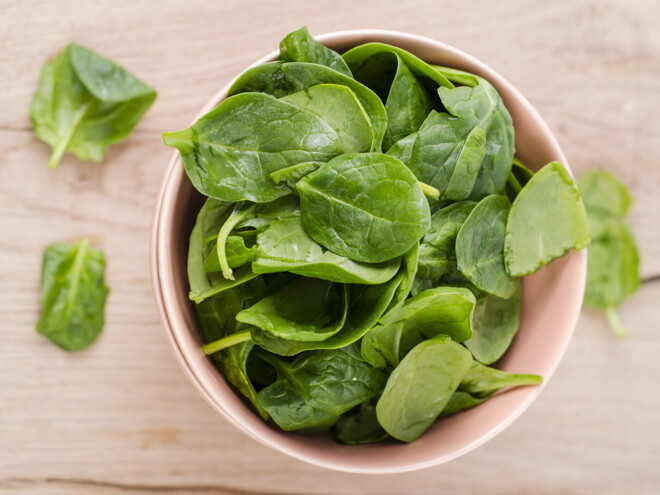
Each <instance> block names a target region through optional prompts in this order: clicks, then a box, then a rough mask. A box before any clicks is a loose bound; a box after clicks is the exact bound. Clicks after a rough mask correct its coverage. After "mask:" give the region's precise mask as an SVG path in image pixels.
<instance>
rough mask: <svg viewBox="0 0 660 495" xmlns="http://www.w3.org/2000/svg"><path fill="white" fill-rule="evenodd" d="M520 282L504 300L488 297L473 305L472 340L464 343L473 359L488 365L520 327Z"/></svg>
mask: <svg viewBox="0 0 660 495" xmlns="http://www.w3.org/2000/svg"><path fill="white" fill-rule="evenodd" d="M520 304H521V291H520V282H519V281H516V290H515V292H514V293H513V295H512V296H511V297H509V298H508V299H502V298H500V297H497V296H494V295H489V296H487V297H486V298H484V299H482V300H481V301H478V302H477V305H476V306H475V307H474V313H473V314H472V337H470V338H469V339H468V340H466V341H465V342H464V344H465V347H467V348H468V349H469V350H470V352H471V353H472V356H474V359H476V360H477V361H479V362H480V363H483V364H492V363H494V362H495V361H497V360H498V359H500V358H501V357H502V356H503V355H504V353H505V352H506V350H507V349H508V348H509V346H510V345H511V341H512V340H513V337H514V336H515V335H516V332H518V328H519V327H520Z"/></svg>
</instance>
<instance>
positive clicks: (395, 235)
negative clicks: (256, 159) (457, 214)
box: [296, 153, 431, 263]
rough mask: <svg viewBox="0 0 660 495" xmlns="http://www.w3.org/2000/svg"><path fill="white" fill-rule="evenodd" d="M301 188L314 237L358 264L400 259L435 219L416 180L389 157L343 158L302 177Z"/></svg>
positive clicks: (304, 215)
mask: <svg viewBox="0 0 660 495" xmlns="http://www.w3.org/2000/svg"><path fill="white" fill-rule="evenodd" d="M296 189H297V191H298V194H299V195H300V206H301V212H302V220H303V224H304V226H305V230H306V231H307V233H308V234H309V235H310V237H312V239H314V240H315V241H316V242H318V243H319V244H321V245H322V246H324V247H326V248H327V249H329V250H331V251H333V252H334V253H337V254H339V255H342V256H346V257H347V258H351V259H354V260H356V261H364V262H367V263H381V262H383V261H387V260H391V259H393V258H396V257H397V256H401V255H402V254H404V253H405V252H406V251H408V250H409V249H410V248H411V247H412V246H413V245H414V244H416V243H417V242H418V241H419V239H420V238H421V237H422V236H423V235H424V233H425V232H426V230H427V229H428V226H429V224H430V220H431V214H430V211H429V207H428V203H427V201H426V198H425V197H424V193H423V192H422V189H421V187H420V186H419V184H418V182H417V180H416V179H415V177H414V176H413V175H412V173H411V172H410V170H408V168H406V166H405V165H404V164H403V163H401V162H400V161H399V160H397V159H396V158H392V157H390V156H388V155H382V154H379V153H361V154H346V155H342V156H339V157H337V158H334V159H333V160H331V161H329V162H328V163H327V164H325V165H323V166H322V167H320V168H319V169H318V170H316V171H315V172H312V173H311V174H309V175H307V176H305V177H303V178H302V180H301V181H300V182H298V184H297V185H296Z"/></svg>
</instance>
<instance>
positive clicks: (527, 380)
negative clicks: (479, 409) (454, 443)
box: [440, 362, 543, 417]
mask: <svg viewBox="0 0 660 495" xmlns="http://www.w3.org/2000/svg"><path fill="white" fill-rule="evenodd" d="M542 382H543V378H541V377H540V376H538V375H528V374H519V373H508V372H506V371H501V370H498V369H495V368H489V367H488V366H484V365H483V364H479V363H477V362H473V363H472V367H471V368H470V369H469V370H468V372H467V373H466V374H465V376H464V377H463V379H462V380H461V383H460V385H459V386H458V388H457V390H456V392H455V393H454V395H452V397H451V399H450V400H449V402H448V403H447V405H446V406H445V408H444V409H443V410H442V413H441V415H440V416H441V417H445V416H450V415H452V414H456V413H457V412H459V411H462V410H464V409H469V408H471V407H474V406H478V405H479V404H481V403H483V402H485V401H486V400H488V399H490V398H491V397H492V396H493V394H494V393H495V392H497V391H498V390H501V389H503V388H505V387H523V386H530V385H540V384H541V383H542Z"/></svg>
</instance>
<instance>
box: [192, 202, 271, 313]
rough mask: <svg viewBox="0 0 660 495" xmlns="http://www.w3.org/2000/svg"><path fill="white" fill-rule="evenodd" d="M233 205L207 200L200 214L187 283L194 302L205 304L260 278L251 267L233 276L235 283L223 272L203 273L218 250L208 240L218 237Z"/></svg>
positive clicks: (193, 237)
mask: <svg viewBox="0 0 660 495" xmlns="http://www.w3.org/2000/svg"><path fill="white" fill-rule="evenodd" d="M231 206H232V205H231V203H225V202H223V201H217V200H215V199H211V198H209V199H207V200H206V202H205V203H204V205H203V206H202V208H201V209H200V211H199V213H198V214H197V220H196V222H195V226H194V227H193V230H192V233H191V234H190V243H189V246H188V264H187V267H188V270H187V271H188V283H189V284H190V294H189V297H190V299H191V300H193V301H202V300H204V299H206V298H207V297H211V296H213V295H215V294H219V293H220V292H223V291H225V290H227V289H231V288H232V287H236V286H237V285H240V284H242V283H244V282H246V281H248V280H251V279H253V278H255V277H257V276H258V275H257V274H256V273H253V272H252V269H251V267H250V265H244V266H241V267H240V268H239V269H238V270H236V272H235V273H234V278H235V280H227V279H225V278H224V277H223V276H222V275H221V274H220V273H207V272H206V271H205V270H204V266H205V265H206V262H207V259H208V258H209V255H210V252H211V250H212V249H214V248H215V245H214V244H213V243H209V242H207V239H208V238H209V237H211V236H212V235H214V234H216V233H217V232H218V230H219V229H220V227H221V226H222V225H223V224H224V222H225V220H226V219H227V217H228V216H229V214H230V208H231Z"/></svg>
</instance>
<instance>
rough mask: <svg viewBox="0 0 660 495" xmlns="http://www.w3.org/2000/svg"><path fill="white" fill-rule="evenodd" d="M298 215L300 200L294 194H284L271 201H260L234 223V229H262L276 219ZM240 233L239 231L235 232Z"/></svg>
mask: <svg viewBox="0 0 660 495" xmlns="http://www.w3.org/2000/svg"><path fill="white" fill-rule="evenodd" d="M299 216H300V202H299V201H298V198H297V197H296V196H294V195H291V196H284V197H282V198H279V199H276V200H275V201H271V202H270V203H261V204H259V206H257V208H256V209H255V210H253V211H252V213H251V214H250V215H249V216H247V217H246V218H244V219H243V220H241V222H240V223H238V224H237V225H236V229H245V228H250V227H252V228H254V229H257V230H263V227H265V226H266V225H269V224H270V223H272V222H276V221H277V220H283V219H285V218H294V217H299ZM235 233H236V234H240V232H235Z"/></svg>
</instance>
